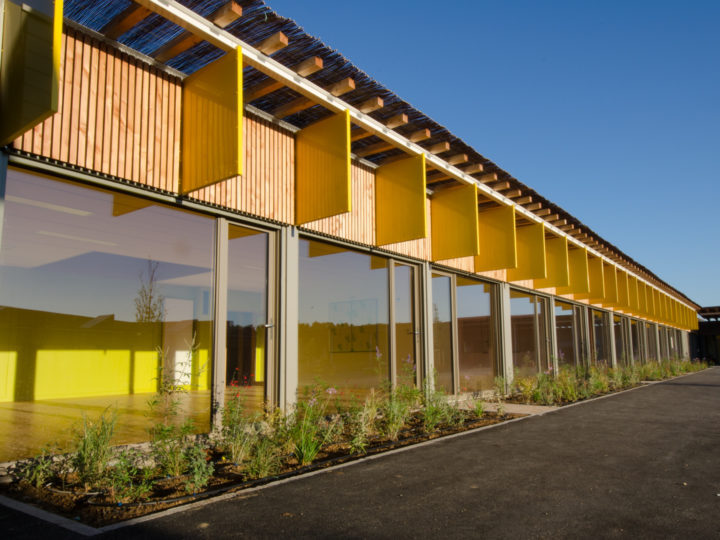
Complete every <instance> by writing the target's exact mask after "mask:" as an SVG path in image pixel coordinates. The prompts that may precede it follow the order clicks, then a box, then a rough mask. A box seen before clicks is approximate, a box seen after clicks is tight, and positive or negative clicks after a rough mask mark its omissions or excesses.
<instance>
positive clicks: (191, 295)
mask: <svg viewBox="0 0 720 540" xmlns="http://www.w3.org/2000/svg"><path fill="white" fill-rule="evenodd" d="M214 230H215V221H214V220H213V219H210V218H207V217H205V216H201V215H197V214H192V213H189V212H185V211H182V210H179V209H175V208H171V207H167V206H163V205H158V204H153V203H152V202H151V201H148V200H143V199H139V198H135V197H131V196H129V195H124V194H119V193H112V192H109V191H104V190H101V189H95V188H89V187H84V186H81V185H79V184H73V183H69V182H64V181H59V180H51V179H49V178H46V177H41V176H37V175H33V174H29V173H26V172H22V171H19V170H12V169H11V170H10V171H9V174H8V182H7V192H6V199H5V212H4V223H3V236H2V243H1V244H0V372H2V373H3V377H2V379H1V380H0V461H3V460H5V459H12V458H17V457H22V456H25V455H28V454H32V453H34V452H36V451H37V450H38V449H39V448H41V447H42V446H43V445H44V444H46V443H48V442H50V441H53V440H58V439H63V438H65V437H66V434H67V430H68V429H69V428H70V426H71V425H72V424H73V423H75V422H78V421H79V420H80V418H81V415H82V413H83V412H86V413H88V414H89V415H91V416H92V415H96V414H99V413H100V412H102V411H103V410H104V409H105V408H106V407H108V406H115V407H117V408H118V409H119V410H120V411H121V414H120V415H119V422H118V427H117V436H116V439H115V442H117V443H120V442H133V441H139V440H144V439H147V432H146V429H147V427H148V422H149V421H150V420H149V419H148V416H147V414H146V410H147V401H148V398H149V396H150V395H152V394H153V393H154V392H155V391H156V390H157V388H158V382H159V381H164V382H165V383H169V384H172V385H174V386H177V387H182V388H183V389H184V390H186V391H185V392H183V393H181V394H180V397H181V400H182V414H183V415H184V416H189V417H192V418H193V419H194V421H195V424H196V426H197V428H198V429H200V430H203V431H206V430H207V429H208V428H209V416H210V381H211V380H212V379H211V358H212V354H211V338H212V313H213V305H212V299H213V258H214V254H213V246H214Z"/></svg>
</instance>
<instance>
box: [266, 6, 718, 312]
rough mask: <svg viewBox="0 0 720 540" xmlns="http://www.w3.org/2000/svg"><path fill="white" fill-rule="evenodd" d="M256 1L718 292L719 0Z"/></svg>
mask: <svg viewBox="0 0 720 540" xmlns="http://www.w3.org/2000/svg"><path fill="white" fill-rule="evenodd" d="M266 1H267V2H268V4H269V5H270V7H272V8H273V9H274V10H275V11H277V12H278V13H280V14H281V15H284V16H286V17H290V18H293V19H295V20H296V21H297V22H298V23H299V24H300V25H301V26H302V27H304V29H305V31H306V32H307V33H309V34H311V35H314V36H317V37H319V38H320V39H322V40H323V41H324V42H325V43H326V44H328V45H329V46H331V47H333V48H336V49H338V50H339V51H340V52H341V53H342V54H344V55H345V56H346V57H347V58H348V59H350V60H351V61H352V62H353V63H355V64H356V65H357V66H358V67H360V68H361V69H363V70H364V71H366V72H367V73H368V74H369V75H370V76H372V77H373V78H375V79H377V80H378V81H379V82H381V83H382V84H384V85H385V86H387V87H388V88H390V89H391V90H393V91H394V92H395V93H397V94H398V95H399V96H401V97H402V98H403V99H405V100H406V101H408V102H410V103H412V104H413V105H414V106H415V107H416V108H418V109H420V110H421V111H423V112H424V113H426V114H427V115H429V116H430V117H432V118H433V119H434V120H435V121H437V122H438V123H440V124H442V125H444V126H446V127H447V128H448V129H450V131H452V132H453V133H455V134H456V135H458V136H459V137H461V138H462V139H464V140H465V141H466V142H467V143H468V144H470V145H472V146H473V147H474V148H475V149H476V150H478V151H479V152H480V153H481V154H483V155H485V156H486V157H488V158H489V159H491V160H493V161H494V162H495V163H497V164H498V165H500V166H501V167H503V168H504V169H505V170H507V171H508V172H509V173H510V174H512V175H513V176H515V177H516V178H518V179H519V180H520V181H522V182H524V183H526V184H528V185H529V186H531V187H532V188H534V189H536V190H537V191H538V192H539V193H541V194H542V195H543V196H545V197H546V198H548V199H550V200H551V201H553V202H555V203H557V204H559V205H560V206H562V207H563V208H564V209H565V210H567V211H569V212H570V213H571V214H573V215H574V216H576V217H577V218H579V219H580V220H581V221H582V222H583V223H585V224H586V225H588V226H589V227H590V228H591V229H593V230H594V231H595V232H597V233H598V234H600V235H601V236H602V237H604V238H605V239H606V240H607V241H609V242H610V243H612V244H614V245H616V246H617V247H619V248H620V249H622V250H623V251H625V253H627V254H628V255H629V256H630V257H632V258H633V259H635V260H636V261H637V262H639V263H640V264H642V265H644V266H646V267H648V268H649V269H650V270H652V271H653V272H655V274H656V275H658V276H659V277H660V278H661V279H663V280H665V281H666V282H668V283H669V284H670V285H672V286H674V287H676V288H678V289H679V290H680V291H682V292H683V293H685V294H687V295H688V296H689V297H690V298H691V299H693V300H694V301H696V302H698V303H699V304H701V305H720V279H718V278H719V277H720V272H719V271H718V268H719V267H720V238H719V237H720V234H718V232H719V229H720V227H718V225H717V224H716V222H717V217H718V213H717V209H718V207H720V163H719V162H720V1H717V0H713V1H710V0H706V1H699V0H698V1H692V0H686V1H685V2H681V1H663V0H656V1H640V0H632V1H628V0H625V1H618V0H602V1H579V0H578V1H573V2H570V1H545V2H541V1H531V0H505V1H500V0H495V1H487V0H475V1H466V2H459V1H455V2H453V1H448V2H444V3H438V2H427V1H424V0H415V1H392V0H385V1H379V0H364V1H363V2H338V1H337V0H334V1H330V0H306V1H299V0H266Z"/></svg>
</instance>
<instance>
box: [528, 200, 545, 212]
mask: <svg viewBox="0 0 720 540" xmlns="http://www.w3.org/2000/svg"><path fill="white" fill-rule="evenodd" d="M524 206H525V210H528V211H530V212H534V211H535V210H540V209H541V208H542V203H539V202H535V203H531V204H526V205H524Z"/></svg>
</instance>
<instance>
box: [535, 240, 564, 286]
mask: <svg viewBox="0 0 720 540" xmlns="http://www.w3.org/2000/svg"><path fill="white" fill-rule="evenodd" d="M545 257H546V259H547V277H546V278H545V279H536V280H535V288H536V289H543V288H546V287H568V286H570V262H569V257H568V243H567V238H566V237H564V236H552V237H550V238H546V239H545ZM556 292H557V291H556Z"/></svg>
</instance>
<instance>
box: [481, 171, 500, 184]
mask: <svg viewBox="0 0 720 540" xmlns="http://www.w3.org/2000/svg"><path fill="white" fill-rule="evenodd" d="M497 179H498V175H497V173H494V172H493V173H487V174H483V175H482V176H481V177H479V178H478V181H480V182H482V183H483V184H489V183H490V182H495V181H497Z"/></svg>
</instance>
